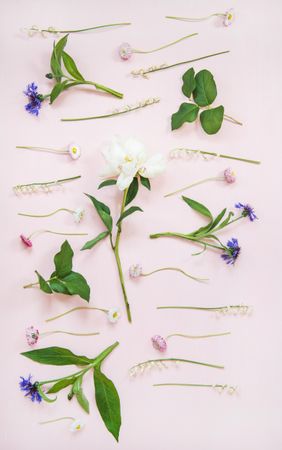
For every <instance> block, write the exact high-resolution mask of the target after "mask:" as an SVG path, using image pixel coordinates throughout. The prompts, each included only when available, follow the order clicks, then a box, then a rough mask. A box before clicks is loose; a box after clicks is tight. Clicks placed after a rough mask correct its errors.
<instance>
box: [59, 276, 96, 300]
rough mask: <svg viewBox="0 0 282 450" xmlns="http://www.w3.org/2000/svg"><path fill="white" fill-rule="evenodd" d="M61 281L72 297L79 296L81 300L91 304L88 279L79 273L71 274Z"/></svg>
mask: <svg viewBox="0 0 282 450" xmlns="http://www.w3.org/2000/svg"><path fill="white" fill-rule="evenodd" d="M61 281H62V282H63V283H64V284H65V286H66V288H67V290H68V292H69V293H70V295H79V296H80V297H81V298H83V299H84V300H86V301H87V302H89V299H90V287H89V286H88V284H87V281H86V279H85V278H84V277H83V276H82V275H81V274H80V273H77V272H71V273H69V274H68V275H66V276H65V277H64V278H62V279H61Z"/></svg>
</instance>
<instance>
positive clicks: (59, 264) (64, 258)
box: [24, 241, 90, 302]
mask: <svg viewBox="0 0 282 450" xmlns="http://www.w3.org/2000/svg"><path fill="white" fill-rule="evenodd" d="M72 259H73V250H72V248H71V246H70V244H69V243H68V241H65V242H64V243H63V244H62V246H61V250H60V251H59V253H57V254H56V255H55V256H54V265H55V271H54V272H52V274H51V275H50V278H49V279H48V280H45V279H44V278H43V277H42V276H41V275H40V273H38V271H37V270H36V271H35V273H36V275H37V278H38V281H37V282H35V283H30V284H27V285H25V286H24V288H25V289H27V288H32V287H35V286H38V287H39V288H40V289H41V291H43V292H45V293H46V294H52V293H53V292H56V293H59V294H65V295H79V297H81V298H82V299H83V300H86V301H87V302H89V299H90V287H89V286H88V284H87V281H86V279H85V278H84V277H83V276H82V275H81V274H80V273H78V272H74V271H73V270H72Z"/></svg>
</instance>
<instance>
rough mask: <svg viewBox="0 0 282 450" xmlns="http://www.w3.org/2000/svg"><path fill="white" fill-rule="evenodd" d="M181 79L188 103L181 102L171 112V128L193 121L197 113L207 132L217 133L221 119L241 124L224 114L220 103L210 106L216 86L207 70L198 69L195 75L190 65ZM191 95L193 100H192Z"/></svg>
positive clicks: (214, 96)
mask: <svg viewBox="0 0 282 450" xmlns="http://www.w3.org/2000/svg"><path fill="white" fill-rule="evenodd" d="M182 80H183V85H182V92H183V94H184V95H185V96H186V97H188V98H189V100H190V103H181V105H180V107H179V110H178V111H177V112H176V113H174V114H172V116H171V129H172V130H177V129H178V128H180V127H181V126H182V125H183V124H184V123H185V122H189V123H191V122H195V121H196V119H197V118H198V114H200V122H201V126H202V128H203V130H204V131H205V132H206V133H207V134H215V133H217V132H218V131H219V130H220V128H221V125H222V122H223V120H227V121H228V122H231V123H233V124H236V125H242V123H241V122H239V121H238V120H236V119H234V118H233V117H231V116H229V115H227V114H224V107H223V106H222V105H220V106H217V107H215V108H211V107H210V106H211V104H212V103H213V102H214V100H215V99H216V97H217V87H216V84H215V81H214V78H213V75H212V73H211V72H210V71H209V70H206V69H204V70H200V72H198V73H197V74H196V75H195V70H194V69H193V68H192V67H191V68H190V69H188V70H187V71H186V72H185V73H184V75H183V77H182ZM192 97H193V100H194V101H192Z"/></svg>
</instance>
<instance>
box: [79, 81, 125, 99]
mask: <svg viewBox="0 0 282 450" xmlns="http://www.w3.org/2000/svg"><path fill="white" fill-rule="evenodd" d="M83 84H88V85H92V86H95V88H96V89H98V90H99V91H104V92H107V93H108V94H111V95H113V96H114V97H118V98H123V94H122V93H121V92H118V91H115V90H114V89H111V88H109V87H107V86H103V85H102V84H98V83H94V82H93V81H85V82H84V83H83Z"/></svg>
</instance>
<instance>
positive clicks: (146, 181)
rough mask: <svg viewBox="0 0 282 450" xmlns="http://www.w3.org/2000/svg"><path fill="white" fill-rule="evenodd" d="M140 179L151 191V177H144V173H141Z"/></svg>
mask: <svg viewBox="0 0 282 450" xmlns="http://www.w3.org/2000/svg"><path fill="white" fill-rule="evenodd" d="M140 181H141V184H142V186H145V188H147V189H149V191H150V190H151V183H150V180H149V178H146V177H142V175H140Z"/></svg>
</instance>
